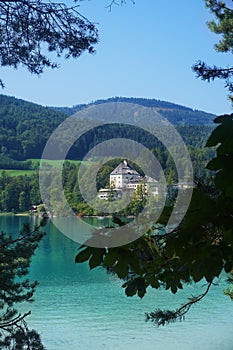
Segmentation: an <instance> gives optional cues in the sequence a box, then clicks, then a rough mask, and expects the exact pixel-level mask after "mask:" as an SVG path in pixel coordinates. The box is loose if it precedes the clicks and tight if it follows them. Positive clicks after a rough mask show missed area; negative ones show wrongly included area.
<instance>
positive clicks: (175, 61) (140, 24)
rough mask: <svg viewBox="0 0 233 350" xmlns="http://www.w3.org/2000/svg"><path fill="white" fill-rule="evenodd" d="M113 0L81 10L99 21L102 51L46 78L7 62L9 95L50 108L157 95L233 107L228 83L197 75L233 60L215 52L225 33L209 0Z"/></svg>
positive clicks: (221, 109)
mask: <svg viewBox="0 0 233 350" xmlns="http://www.w3.org/2000/svg"><path fill="white" fill-rule="evenodd" d="M109 2H110V0H89V1H88V0H87V1H81V2H80V9H79V11H80V12H81V13H82V14H84V15H85V16H86V17H88V18H89V19H90V20H92V21H93V22H96V23H98V28H99V34H100V42H99V44H98V45H97V46H96V54H95V55H89V54H84V55H83V56H81V57H80V58H79V59H78V60H72V59H71V60H68V61H65V60H63V59H59V60H58V62H59V63H60V65H61V67H60V69H58V70H49V69H47V70H45V72H44V74H43V75H41V76H40V77H39V78H38V77H37V76H33V75H31V74H30V73H29V72H27V71H26V69H24V68H20V69H18V70H12V69H9V68H1V73H0V77H1V78H2V79H3V81H4V82H5V83H6V88H5V89H4V90H3V91H2V93H4V94H7V95H13V96H16V97H18V98H22V99H25V100H28V101H32V102H36V103H39V104H42V105H48V106H55V105H56V106H72V105H75V104H79V103H88V102H91V101H93V100H97V99H102V98H108V97H112V96H126V97H131V96H132V97H146V98H157V99H160V100H166V101H170V102H175V103H178V104H182V105H185V106H189V107H191V108H194V109H201V110H205V111H207V112H213V113H216V114H221V113H228V112H230V111H231V105H230V102H229V101H228V99H227V90H226V89H225V88H224V82H217V81H216V82H213V83H209V84H208V83H206V82H203V81H201V80H199V79H196V78H195V75H194V73H193V72H192V70H191V66H192V65H193V64H194V63H195V62H196V61H197V60H198V59H201V60H204V61H206V62H207V63H209V64H216V65H218V64H219V65H228V64H230V63H231V61H232V56H231V55H229V54H219V53H216V52H215V50H214V43H215V42H216V41H217V40H218V37H217V36H216V35H215V34H213V33H211V32H210V31H209V29H208V28H207V25H206V22H207V20H208V19H210V18H211V15H210V14H209V13H208V10H207V9H206V8H205V5H204V1H203V0H176V1H171V0H170V1H163V2H162V1H158V0H136V4H135V5H132V4H131V3H130V0H128V5H127V6H123V7H121V6H115V7H113V8H112V11H111V12H109V11H108V9H107V8H106V6H107V4H108V3H109Z"/></svg>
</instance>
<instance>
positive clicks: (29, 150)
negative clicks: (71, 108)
mask: <svg viewBox="0 0 233 350" xmlns="http://www.w3.org/2000/svg"><path fill="white" fill-rule="evenodd" d="M64 119H65V117H64V115H62V114H61V113H60V112H58V111H55V110H52V109H51V108H46V107H42V106H39V105H36V104H34V103H30V102H26V101H23V100H19V99H16V98H14V97H8V96H4V95H0V152H1V153H2V154H4V155H6V156H8V157H10V158H12V159H15V160H25V159H27V158H40V157H41V154H42V152H43V149H44V146H45V144H46V142H47V140H48V138H49V136H50V135H51V133H52V132H53V130H54V129H55V128H56V127H57V126H58V125H59V124H60V123H61V122H62V121H63V120H64Z"/></svg>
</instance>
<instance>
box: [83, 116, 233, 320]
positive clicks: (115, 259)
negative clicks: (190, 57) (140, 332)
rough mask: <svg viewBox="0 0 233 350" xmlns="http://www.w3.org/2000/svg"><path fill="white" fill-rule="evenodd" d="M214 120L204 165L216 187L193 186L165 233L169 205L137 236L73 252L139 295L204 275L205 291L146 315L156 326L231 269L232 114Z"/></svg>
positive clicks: (177, 314) (185, 308) (180, 285)
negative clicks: (179, 217)
mask: <svg viewBox="0 0 233 350" xmlns="http://www.w3.org/2000/svg"><path fill="white" fill-rule="evenodd" d="M215 122H216V123H218V124H220V125H219V126H218V127H217V128H216V129H215V130H214V131H213V132H212V134H211V136H210V137H209V140H208V142H207V146H209V147H212V146H215V147H216V146H217V153H216V157H215V158H214V159H213V160H211V161H210V162H209V164H208V166H207V167H208V168H209V169H211V170H214V171H215V172H216V176H215V179H214V181H215V186H213V184H212V186H211V187H207V186H202V185H199V186H198V187H197V188H196V189H194V193H193V197H192V201H191V204H190V207H189V209H188V212H187V214H186V216H185V218H184V220H183V222H182V223H181V224H180V226H179V227H178V228H176V229H175V230H173V232H172V233H169V234H166V231H165V229H164V227H165V226H164V225H166V223H167V219H168V217H169V208H165V210H164V212H163V213H162V215H161V217H160V219H159V220H158V222H159V224H158V223H155V225H154V226H153V227H152V228H151V229H150V230H149V231H148V233H147V234H146V235H143V236H142V237H141V238H140V239H138V240H137V241H135V242H133V243H131V244H128V245H127V246H123V247H117V248H111V249H108V248H106V249H97V248H91V247H85V246H82V247H81V251H80V252H79V253H78V255H77V257H76V262H80V261H84V260H89V264H90V262H91V261H92V262H93V261H94V262H95V264H93V263H91V267H92V268H93V267H95V266H99V265H101V266H104V267H105V268H107V269H109V270H110V271H112V272H114V273H115V274H117V275H118V277H119V278H121V279H124V280H125V282H124V284H123V288H125V292H126V294H127V295H128V296H132V295H135V294H138V295H139V296H140V297H143V296H144V295H145V293H146V290H147V288H148V287H152V288H156V289H158V288H160V287H163V288H165V289H167V290H170V291H171V292H172V293H176V292H177V291H178V289H182V288H183V286H184V285H185V284H188V283H191V282H194V283H196V282H199V281H200V280H202V279H205V280H206V282H207V284H208V287H207V290H206V292H205V293H203V295H201V296H198V297H194V298H192V299H191V300H189V301H188V302H187V303H185V304H184V305H183V306H181V308H179V309H177V310H175V311H162V310H157V311H155V312H152V313H149V314H147V319H148V320H152V321H153V322H154V323H157V324H158V325H164V324H166V323H168V322H172V321H174V320H176V319H182V318H183V316H184V314H185V313H186V312H187V311H188V310H189V308H190V307H191V305H193V304H194V303H195V302H197V301H199V300H201V299H202V298H203V297H204V296H205V295H206V294H207V293H208V290H209V288H210V286H211V285H212V284H213V283H214V279H215V278H216V277H219V276H220V274H221V273H222V271H225V272H226V273H229V272H230V271H231V270H232V269H233V218H232V207H233V188H232V181H231V179H232V169H230V167H231V164H232V157H233V143H232V140H233V138H232V135H233V115H231V116H222V117H218V118H217V119H216V120H215ZM100 233H101V232H100ZM95 234H96V233H95ZM105 234H106V232H105ZM87 244H88V242H87ZM80 257H81V258H80ZM90 259H91V260H90ZM228 294H229V293H228Z"/></svg>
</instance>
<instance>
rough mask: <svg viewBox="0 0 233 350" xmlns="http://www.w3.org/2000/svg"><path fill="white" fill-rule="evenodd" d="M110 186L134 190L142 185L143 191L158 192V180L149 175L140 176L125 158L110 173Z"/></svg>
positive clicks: (117, 188)
mask: <svg viewBox="0 0 233 350" xmlns="http://www.w3.org/2000/svg"><path fill="white" fill-rule="evenodd" d="M110 186H111V187H112V188H114V189H116V190H118V191H119V190H120V191H122V190H133V191H134V190H136V189H137V187H138V186H143V187H144V190H145V193H147V194H148V193H151V194H153V195H158V194H159V186H158V181H156V180H155V179H153V178H152V177H150V176H145V177H143V176H140V175H139V173H138V172H137V171H136V170H135V169H134V168H133V167H132V166H130V165H129V164H128V163H127V161H126V160H124V162H122V163H120V164H119V165H118V166H117V167H116V169H114V170H113V171H112V172H111V174H110Z"/></svg>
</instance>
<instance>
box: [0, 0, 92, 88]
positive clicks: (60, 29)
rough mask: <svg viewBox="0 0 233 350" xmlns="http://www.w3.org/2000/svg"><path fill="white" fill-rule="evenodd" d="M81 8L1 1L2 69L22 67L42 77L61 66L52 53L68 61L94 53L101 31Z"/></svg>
mask: <svg viewBox="0 0 233 350" xmlns="http://www.w3.org/2000/svg"><path fill="white" fill-rule="evenodd" d="M78 7H79V6H78V5H76V6H73V7H67V5H66V4H64V3H59V2H44V1H42V0H34V1H30V0H16V1H1V2H0V43H1V44H0V48H1V50H0V64H1V66H10V67H13V68H17V67H18V66H19V65H20V64H22V65H24V66H26V67H27V69H28V70H29V71H30V72H31V73H34V74H40V73H42V72H43V70H44V68H45V67H51V68H57V67H58V64H57V63H56V62H54V61H52V60H51V54H50V53H55V54H56V56H57V57H60V56H61V55H62V54H64V56H65V58H69V57H73V58H77V57H79V56H80V55H81V54H82V53H83V52H84V51H88V52H89V53H93V52H94V45H95V44H96V43H97V41H98V32H97V29H96V27H95V26H94V24H93V23H91V22H90V21H89V20H88V19H87V18H85V17H84V16H82V15H81V14H80V13H79V12H78ZM46 51H47V52H48V53H49V54H47V53H46ZM1 85H2V86H4V84H3V82H2V81H1Z"/></svg>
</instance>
